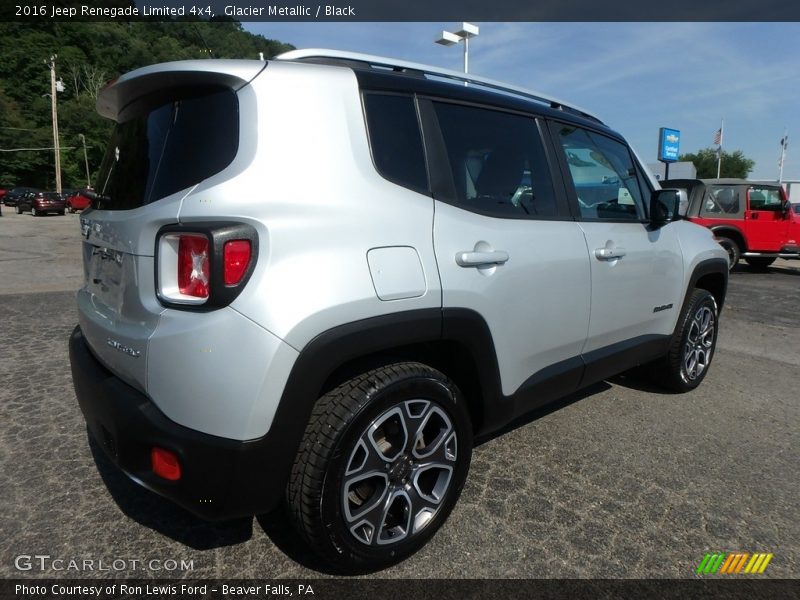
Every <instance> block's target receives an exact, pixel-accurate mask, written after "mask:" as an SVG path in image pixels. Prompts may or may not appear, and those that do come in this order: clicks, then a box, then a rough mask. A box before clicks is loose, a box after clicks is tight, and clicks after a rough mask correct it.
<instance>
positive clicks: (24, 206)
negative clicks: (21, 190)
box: [17, 192, 67, 217]
mask: <svg viewBox="0 0 800 600" xmlns="http://www.w3.org/2000/svg"><path fill="white" fill-rule="evenodd" d="M66 209H67V201H66V200H64V198H63V197H62V196H61V194H59V193H58V192H30V193H28V194H25V197H24V198H22V199H21V200H20V201H19V202H17V214H18V215H19V214H22V213H23V212H25V211H26V210H29V211H31V214H32V215H33V216H34V217H38V216H40V215H46V214H47V213H58V214H59V215H63V214H64V212H65V211H66Z"/></svg>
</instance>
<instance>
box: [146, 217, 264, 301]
mask: <svg viewBox="0 0 800 600" xmlns="http://www.w3.org/2000/svg"><path fill="white" fill-rule="evenodd" d="M187 229H189V228H188V227H187V228H184V226H181V225H167V226H165V227H163V228H162V229H161V231H160V232H159V235H158V242H157V244H156V281H157V286H158V287H157V291H158V297H159V299H160V300H161V303H162V304H164V305H167V306H174V307H175V308H180V307H184V308H192V307H194V308H195V309H198V310H210V309H214V308H219V307H222V306H227V305H228V304H230V303H231V302H233V300H234V299H235V298H236V296H238V295H239V293H240V292H241V291H242V289H243V288H244V286H245V285H246V284H247V281H248V279H249V278H250V274H251V273H252V272H253V269H254V266H255V262H256V260H257V257H258V235H257V234H256V231H255V229H254V228H253V227H251V226H250V225H245V224H243V223H226V222H213V223H193V224H192V225H191V229H189V230H188V231H187Z"/></svg>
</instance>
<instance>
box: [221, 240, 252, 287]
mask: <svg viewBox="0 0 800 600" xmlns="http://www.w3.org/2000/svg"><path fill="white" fill-rule="evenodd" d="M222 258H223V263H224V269H223V279H224V281H225V285H236V284H237V283H239V282H240V281H241V280H242V277H244V274H245V273H246V272H247V267H248V266H249V265H250V240H230V241H228V242H225V246H224V247H223V250H222Z"/></svg>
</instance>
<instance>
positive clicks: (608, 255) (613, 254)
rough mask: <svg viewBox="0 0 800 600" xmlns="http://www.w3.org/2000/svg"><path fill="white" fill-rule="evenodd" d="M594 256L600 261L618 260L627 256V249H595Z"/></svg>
mask: <svg viewBox="0 0 800 600" xmlns="http://www.w3.org/2000/svg"><path fill="white" fill-rule="evenodd" d="M594 255H595V256H596V257H597V258H598V259H599V260H616V259H618V258H622V257H623V256H625V248H595V251H594Z"/></svg>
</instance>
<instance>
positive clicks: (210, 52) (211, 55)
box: [192, 23, 216, 58]
mask: <svg viewBox="0 0 800 600" xmlns="http://www.w3.org/2000/svg"><path fill="white" fill-rule="evenodd" d="M192 27H194V31H195V33H196V34H197V37H199V38H200V41H201V42H203V47H204V48H205V49H206V52H207V53H208V55H209V56H210V57H211V58H216V56H214V53H213V52H212V51H211V48H209V47H208V44H206V41H205V39H203V34H202V33H200V30H199V29H198V28H197V25H195V24H194V23H192Z"/></svg>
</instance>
